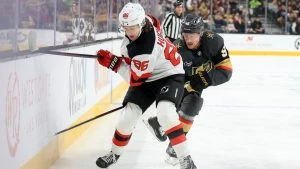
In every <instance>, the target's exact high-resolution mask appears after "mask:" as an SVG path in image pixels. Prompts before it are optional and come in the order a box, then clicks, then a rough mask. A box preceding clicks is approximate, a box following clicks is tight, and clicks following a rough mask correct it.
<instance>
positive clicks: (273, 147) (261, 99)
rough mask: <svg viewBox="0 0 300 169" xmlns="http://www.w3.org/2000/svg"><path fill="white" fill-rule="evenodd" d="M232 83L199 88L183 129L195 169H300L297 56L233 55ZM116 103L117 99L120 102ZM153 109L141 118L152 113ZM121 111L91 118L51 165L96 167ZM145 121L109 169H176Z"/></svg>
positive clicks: (56, 167)
mask: <svg viewBox="0 0 300 169" xmlns="http://www.w3.org/2000/svg"><path fill="white" fill-rule="evenodd" d="M231 59H232V63H233V69H234V72H233V77H232V79H231V80H230V82H228V83H226V84H224V85H221V86H217V87H210V88H208V89H207V90H205V91H204V93H203V98H204V105H203V108H202V110H201V112H200V114H199V116H197V118H196V120H195V122H194V125H193V128H192V129H191V131H190V133H189V134H188V141H189V146H190V150H191V155H192V157H193V159H194V161H195V163H196V165H197V167H198V168H199V169H300V57H263V56H261V57H256V56H255V57H251V56H242V57H240V56H239V57H235V56H233V57H232V58H231ZM120 102H121V101H120ZM154 113H155V109H154V107H153V106H152V107H151V108H150V109H149V110H148V111H147V112H146V114H145V116H143V117H142V118H146V117H147V116H150V115H153V114H154ZM118 115H119V113H114V114H112V115H109V116H106V117H103V118H101V119H99V120H96V121H95V122H93V125H92V127H90V128H89V129H88V130H87V131H86V132H85V133H84V134H83V136H82V137H81V138H80V139H79V140H78V141H76V143H74V144H73V145H72V146H71V147H70V148H69V149H68V150H67V151H66V152H65V153H64V154H63V155H62V156H61V158H60V159H59V160H57V161H56V163H55V164H53V166H52V167H51V169H97V168H98V167H97V166H96V164H95V161H96V159H97V158H98V157H99V156H101V155H104V154H105V153H107V152H108V151H109V150H110V145H111V139H112V136H113V133H114V130H115V128H114V126H115V124H116V121H117V118H118ZM166 147H167V142H164V143H161V142H158V141H157V140H156V139H155V138H154V137H153V136H152V135H151V134H150V132H149V131H148V130H147V129H146V127H145V125H144V124H143V123H142V122H139V123H138V125H137V126H136V129H135V131H134V134H133V136H132V139H131V141H130V143H129V145H128V147H127V149H126V150H125V153H124V154H123V155H122V156H121V157H120V159H119V161H118V162H117V163H116V164H115V165H113V166H112V167H110V169H173V168H177V169H179V166H178V165H177V166H171V165H168V164H166V163H165V162H164V160H165V149H166Z"/></svg>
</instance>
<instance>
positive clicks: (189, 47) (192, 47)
mask: <svg viewBox="0 0 300 169" xmlns="http://www.w3.org/2000/svg"><path fill="white" fill-rule="evenodd" d="M186 46H187V48H188V49H196V45H195V44H188V43H187V44H186Z"/></svg>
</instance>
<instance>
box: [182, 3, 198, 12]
mask: <svg viewBox="0 0 300 169" xmlns="http://www.w3.org/2000/svg"><path fill="white" fill-rule="evenodd" d="M198 10H199V4H198V1H197V0H187V1H186V12H185V13H186V14H189V13H194V14H198V13H199V11H198Z"/></svg>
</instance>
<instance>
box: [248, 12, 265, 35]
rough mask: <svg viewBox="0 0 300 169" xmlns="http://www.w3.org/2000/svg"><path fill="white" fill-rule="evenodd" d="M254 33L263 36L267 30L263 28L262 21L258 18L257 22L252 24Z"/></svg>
mask: <svg viewBox="0 0 300 169" xmlns="http://www.w3.org/2000/svg"><path fill="white" fill-rule="evenodd" d="M251 30H252V33H257V34H263V33H265V29H264V28H263V24H262V22H261V21H260V18H259V17H258V16H256V18H255V20H254V21H253V22H252V24H251Z"/></svg>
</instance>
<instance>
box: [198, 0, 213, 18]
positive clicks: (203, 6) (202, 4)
mask: <svg viewBox="0 0 300 169" xmlns="http://www.w3.org/2000/svg"><path fill="white" fill-rule="evenodd" d="M209 14H210V10H209V9H208V5H207V4H206V2H205V1H202V2H200V7H199V15H200V16H201V17H202V18H203V19H204V20H207V19H208V16H209Z"/></svg>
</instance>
